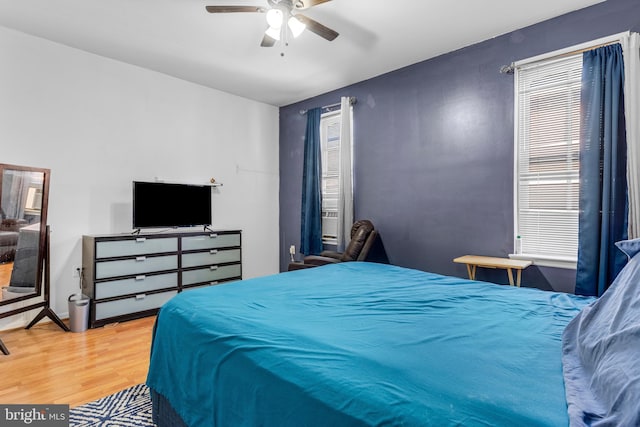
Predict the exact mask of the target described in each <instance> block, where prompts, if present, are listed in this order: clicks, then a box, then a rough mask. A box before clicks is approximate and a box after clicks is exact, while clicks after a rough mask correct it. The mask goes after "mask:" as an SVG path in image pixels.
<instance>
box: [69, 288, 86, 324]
mask: <svg viewBox="0 0 640 427" xmlns="http://www.w3.org/2000/svg"><path fill="white" fill-rule="evenodd" d="M90 301H91V299H89V297H88V296H86V295H84V294H73V295H71V296H70V297H69V329H71V332H84V331H86V330H87V328H88V327H89V302H90Z"/></svg>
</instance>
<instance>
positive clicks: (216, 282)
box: [209, 280, 219, 286]
mask: <svg viewBox="0 0 640 427" xmlns="http://www.w3.org/2000/svg"><path fill="white" fill-rule="evenodd" d="M218 283H219V282H218V281H217V280H216V281H215V282H209V285H210V286H213V285H217V284H218Z"/></svg>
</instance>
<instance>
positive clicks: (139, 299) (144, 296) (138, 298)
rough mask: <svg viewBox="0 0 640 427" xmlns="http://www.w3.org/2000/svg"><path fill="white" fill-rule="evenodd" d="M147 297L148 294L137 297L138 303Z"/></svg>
mask: <svg viewBox="0 0 640 427" xmlns="http://www.w3.org/2000/svg"><path fill="white" fill-rule="evenodd" d="M146 297H147V295H146V294H140V295H136V301H141V300H143V299H145V298H146Z"/></svg>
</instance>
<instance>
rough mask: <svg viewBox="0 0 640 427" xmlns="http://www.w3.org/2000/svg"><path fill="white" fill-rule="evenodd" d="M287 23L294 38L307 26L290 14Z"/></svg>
mask: <svg viewBox="0 0 640 427" xmlns="http://www.w3.org/2000/svg"><path fill="white" fill-rule="evenodd" d="M287 25H288V26H289V29H290V30H291V34H293V37H294V38H297V37H298V36H299V35H300V34H302V32H303V31H304V29H305V28H307V26H306V25H305V24H303V23H302V22H300V20H299V19H298V18H296V17H295V16H291V17H290V18H289V20H288V21H287Z"/></svg>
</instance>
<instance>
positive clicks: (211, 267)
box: [209, 265, 218, 271]
mask: <svg viewBox="0 0 640 427" xmlns="http://www.w3.org/2000/svg"><path fill="white" fill-rule="evenodd" d="M217 269H218V266H217V265H210V266H209V270H212V271H213V270H217Z"/></svg>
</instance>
